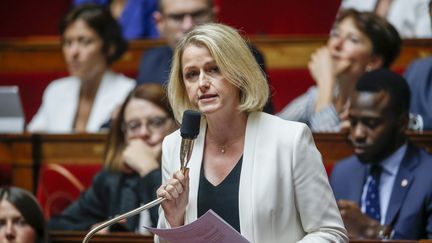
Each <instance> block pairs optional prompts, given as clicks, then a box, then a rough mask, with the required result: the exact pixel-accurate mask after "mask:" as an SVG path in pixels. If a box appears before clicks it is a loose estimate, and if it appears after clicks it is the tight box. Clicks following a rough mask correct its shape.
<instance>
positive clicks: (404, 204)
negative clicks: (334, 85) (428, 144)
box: [331, 69, 432, 240]
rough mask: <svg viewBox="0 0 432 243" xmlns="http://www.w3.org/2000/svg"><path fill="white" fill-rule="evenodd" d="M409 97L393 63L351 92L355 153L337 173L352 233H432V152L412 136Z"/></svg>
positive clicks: (336, 186) (334, 179)
mask: <svg viewBox="0 0 432 243" xmlns="http://www.w3.org/2000/svg"><path fill="white" fill-rule="evenodd" d="M409 103H410V90H409V87H408V85H407V83H406V81H405V80H404V79H403V78H402V77H401V76H400V75H398V74H396V73H393V72H391V71H390V70H388V69H378V70H375V71H371V72H369V73H366V74H365V75H364V76H362V77H361V78H360V80H359V82H358V83H357V86H356V89H355V91H354V92H353V94H352V96H351V106H350V108H349V120H350V124H351V126H350V132H349V138H350V141H351V143H352V145H353V147H354V153H355V155H353V156H350V157H348V158H346V159H343V160H341V161H339V162H337V163H336V166H335V167H334V169H333V171H332V173H331V185H332V188H333V191H334V193H335V197H336V199H337V200H338V206H339V209H340V211H341V215H342V218H343V220H344V223H345V226H346V227H347V230H348V234H349V236H350V237H351V238H357V239H365V238H366V239H383V238H390V239H405V240H419V239H427V238H432V211H431V208H432V198H431V195H432V177H431V176H430V171H432V155H431V154H429V153H427V152H426V151H424V150H423V149H421V148H419V147H417V146H415V145H414V144H412V143H411V142H410V141H409V140H408V139H407V136H406V134H405V132H406V129H407V128H408V121H409V113H408V109H409Z"/></svg>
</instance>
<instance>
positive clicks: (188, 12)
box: [137, 0, 273, 114]
mask: <svg viewBox="0 0 432 243" xmlns="http://www.w3.org/2000/svg"><path fill="white" fill-rule="evenodd" d="M216 13H217V8H216V7H215V5H214V2H213V0H159V6H158V11H156V12H155V13H154V18H155V20H156V25H157V28H158V30H159V32H160V33H161V35H162V36H163V37H164V38H165V40H166V42H167V45H166V46H162V47H156V48H152V49H150V50H148V51H146V52H145V53H144V55H143V56H142V58H141V63H140V66H139V73H138V77H137V83H138V84H142V83H159V84H162V85H163V84H166V82H168V79H169V72H170V69H171V59H172V56H173V50H174V49H175V46H176V45H177V43H178V42H179V41H180V40H181V39H182V38H183V37H184V36H185V35H186V34H187V33H188V32H189V31H191V30H192V29H193V28H194V27H195V26H197V25H200V24H205V23H210V22H214V21H215V17H216ZM251 51H252V54H253V55H254V57H255V59H256V60H257V62H258V64H259V65H260V67H261V69H262V70H263V71H264V72H265V64H264V57H263V56H262V54H261V53H260V52H259V51H258V50H257V49H256V48H255V47H253V46H251ZM264 111H265V112H267V113H270V114H272V113H273V104H272V102H271V99H269V101H268V102H267V104H266V106H265V107H264Z"/></svg>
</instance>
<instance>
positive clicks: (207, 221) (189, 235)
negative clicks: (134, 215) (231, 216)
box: [145, 210, 249, 243]
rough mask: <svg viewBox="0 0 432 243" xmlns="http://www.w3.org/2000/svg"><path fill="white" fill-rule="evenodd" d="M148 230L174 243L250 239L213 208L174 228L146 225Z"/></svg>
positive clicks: (229, 242) (243, 241)
mask: <svg viewBox="0 0 432 243" xmlns="http://www.w3.org/2000/svg"><path fill="white" fill-rule="evenodd" d="M145 228H147V230H148V231H150V232H152V233H153V234H156V235H158V236H159V237H161V238H164V239H165V240H168V241H170V242H173V243H183V242H184V243H186V242H187V243H195V242H196V243H201V242H206V243H216V242H217V243H232V242H238V243H248V242H249V241H248V240H247V239H246V238H244V237H243V236H242V235H241V234H240V233H239V232H237V231H236V230H235V229H234V228H233V227H231V225H229V224H228V223H227V222H225V220H223V219H222V218H221V217H219V215H217V214H216V213H215V212H213V211H212V210H209V211H207V212H206V213H205V214H204V215H202V216H201V217H199V218H198V219H197V220H195V221H194V222H192V223H190V224H188V225H184V226H181V227H177V228H173V229H157V228H152V227H147V226H146V227H145Z"/></svg>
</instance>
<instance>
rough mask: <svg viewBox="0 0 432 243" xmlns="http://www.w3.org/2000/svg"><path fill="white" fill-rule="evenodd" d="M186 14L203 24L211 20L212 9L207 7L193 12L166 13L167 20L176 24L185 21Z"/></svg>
mask: <svg viewBox="0 0 432 243" xmlns="http://www.w3.org/2000/svg"><path fill="white" fill-rule="evenodd" d="M186 16H190V17H191V18H192V20H193V21H194V22H195V23H196V24H203V23H206V22H209V21H210V20H211V11H210V9H209V8H205V9H201V10H198V11H195V12H192V13H178V14H177V13H171V14H167V15H166V17H167V20H168V21H171V22H172V23H174V24H181V23H183V21H184V19H185V17H186Z"/></svg>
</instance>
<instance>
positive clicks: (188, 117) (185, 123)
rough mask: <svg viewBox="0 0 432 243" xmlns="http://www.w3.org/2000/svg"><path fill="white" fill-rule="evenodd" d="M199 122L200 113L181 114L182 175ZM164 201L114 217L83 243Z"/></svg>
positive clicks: (98, 227)
mask: <svg viewBox="0 0 432 243" xmlns="http://www.w3.org/2000/svg"><path fill="white" fill-rule="evenodd" d="M200 121H201V113H199V112H197V111H193V110H186V111H185V112H183V119H182V124H181V128H180V135H181V137H182V141H181V145H180V169H181V170H182V172H183V173H184V171H185V169H186V168H187V164H188V163H189V159H190V157H191V155H192V149H193V145H194V141H195V138H196V137H197V136H198V134H199V129H200ZM164 200H165V198H163V197H159V198H157V199H155V200H153V201H151V202H149V203H147V204H145V205H143V206H141V207H138V208H136V209H133V210H131V211H129V212H126V213H124V214H122V215H119V216H117V217H114V218H112V219H110V220H107V221H105V222H103V223H102V224H100V225H98V226H96V227H95V228H93V229H92V230H90V231H89V232H88V233H87V235H86V236H85V237H84V240H83V241H82V242H83V243H87V242H88V241H89V240H90V239H91V237H93V235H95V234H96V233H97V232H98V231H100V230H101V229H103V228H105V227H108V226H111V225H113V224H115V223H117V222H119V221H121V220H123V219H126V218H129V217H131V216H134V215H136V214H138V213H140V212H142V211H144V210H147V209H149V208H152V207H154V206H156V205H159V204H160V203H162V202H163V201H164Z"/></svg>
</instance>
